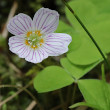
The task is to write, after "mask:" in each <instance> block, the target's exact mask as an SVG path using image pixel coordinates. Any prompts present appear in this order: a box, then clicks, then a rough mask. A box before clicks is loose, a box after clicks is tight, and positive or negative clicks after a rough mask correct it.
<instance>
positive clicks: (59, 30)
mask: <svg viewBox="0 0 110 110" xmlns="http://www.w3.org/2000/svg"><path fill="white" fill-rule="evenodd" d="M71 29H72V27H71V26H70V25H68V24H66V23H65V22H63V21H61V20H60V21H59V25H58V28H57V30H56V32H57V33H65V32H67V33H68V32H69V31H70V30H71Z"/></svg>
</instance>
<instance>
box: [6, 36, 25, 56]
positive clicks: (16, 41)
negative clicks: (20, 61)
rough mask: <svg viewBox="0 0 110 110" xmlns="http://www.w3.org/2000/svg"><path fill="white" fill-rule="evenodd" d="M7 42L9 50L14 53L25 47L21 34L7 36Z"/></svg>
mask: <svg viewBox="0 0 110 110" xmlns="http://www.w3.org/2000/svg"><path fill="white" fill-rule="evenodd" d="M8 44H9V48H10V51H11V52H13V53H15V54H19V53H20V52H21V51H23V50H24V48H26V45H25V44H24V37H23V35H22V36H21V35H20V36H14V37H11V38H9V43H8ZM24 51H25V50H24Z"/></svg>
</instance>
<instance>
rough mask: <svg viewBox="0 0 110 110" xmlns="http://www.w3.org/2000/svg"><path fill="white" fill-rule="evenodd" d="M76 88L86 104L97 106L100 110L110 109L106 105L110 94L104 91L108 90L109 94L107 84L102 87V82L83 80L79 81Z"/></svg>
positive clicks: (109, 87)
mask: <svg viewBox="0 0 110 110" xmlns="http://www.w3.org/2000/svg"><path fill="white" fill-rule="evenodd" d="M78 86H79V89H80V91H81V93H82V94H83V96H84V99H85V100H86V102H87V103H89V104H91V105H97V106H99V107H100V108H101V109H100V110H109V109H110V108H109V107H110V106H109V105H108V103H107V101H108V100H109V97H110V94H108V92H107V93H106V91H105V90H108V91H109V93H110V85H109V84H107V83H106V86H105V87H104V85H103V82H102V81H101V80H95V79H89V80H88V79H85V80H80V81H79V82H78ZM105 88H106V89H105ZM105 94H106V96H105ZM109 102H110V100H109Z"/></svg>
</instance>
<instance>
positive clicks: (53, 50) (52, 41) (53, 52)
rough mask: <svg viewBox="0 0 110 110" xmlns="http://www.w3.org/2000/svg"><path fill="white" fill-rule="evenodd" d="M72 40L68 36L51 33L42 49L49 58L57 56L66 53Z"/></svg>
mask: <svg viewBox="0 0 110 110" xmlns="http://www.w3.org/2000/svg"><path fill="white" fill-rule="evenodd" d="M71 41H72V38H71V36H70V35H68V34H62V33H52V34H49V35H47V36H46V38H45V44H44V45H43V49H44V50H45V51H46V52H47V53H48V55H49V56H58V55H61V54H63V53H66V52H67V51H68V45H69V44H70V42H71Z"/></svg>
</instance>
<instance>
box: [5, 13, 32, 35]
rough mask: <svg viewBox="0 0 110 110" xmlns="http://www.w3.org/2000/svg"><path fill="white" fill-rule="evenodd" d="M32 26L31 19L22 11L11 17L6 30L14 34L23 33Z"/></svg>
mask: <svg viewBox="0 0 110 110" xmlns="http://www.w3.org/2000/svg"><path fill="white" fill-rule="evenodd" d="M32 27H33V26H32V19H31V18H30V17H29V16H27V15H26V14H22V13H20V14H18V15H16V16H15V17H13V18H12V19H11V20H10V22H9V24H8V25H7V29H8V31H9V32H10V33H12V34H14V35H20V34H25V33H26V32H27V31H29V30H32Z"/></svg>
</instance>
